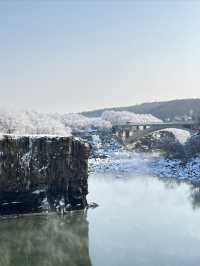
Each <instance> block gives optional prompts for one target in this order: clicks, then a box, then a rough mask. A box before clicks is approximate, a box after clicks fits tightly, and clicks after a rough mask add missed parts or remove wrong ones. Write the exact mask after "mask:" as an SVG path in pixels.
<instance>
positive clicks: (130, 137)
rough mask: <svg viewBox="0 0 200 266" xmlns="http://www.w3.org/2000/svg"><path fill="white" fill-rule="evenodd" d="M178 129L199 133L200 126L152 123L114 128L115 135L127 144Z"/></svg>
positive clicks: (190, 123)
mask: <svg viewBox="0 0 200 266" xmlns="http://www.w3.org/2000/svg"><path fill="white" fill-rule="evenodd" d="M169 128H176V129H183V130H187V131H199V129H200V127H199V124H197V123H195V122H177V123H152V124H126V125H121V126H119V125H118V126H114V127H113V134H114V135H116V137H117V138H119V139H121V140H123V141H124V142H125V143H133V142H136V141H137V140H139V139H141V138H143V137H145V136H147V135H149V134H151V133H153V132H157V131H160V130H164V129H169Z"/></svg>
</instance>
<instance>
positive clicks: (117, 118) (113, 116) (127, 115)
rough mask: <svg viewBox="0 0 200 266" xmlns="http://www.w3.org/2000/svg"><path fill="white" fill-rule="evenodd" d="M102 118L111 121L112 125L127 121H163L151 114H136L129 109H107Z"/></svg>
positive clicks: (137, 122) (139, 122)
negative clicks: (128, 110)
mask: <svg viewBox="0 0 200 266" xmlns="http://www.w3.org/2000/svg"><path fill="white" fill-rule="evenodd" d="M101 118H102V119H103V120H106V121H109V122H111V124H112V125H121V124H125V123H127V122H131V123H135V124H143V123H161V122H163V121H162V120H160V119H158V118H157V117H155V116H153V115H151V114H135V113H132V112H127V111H121V112H120V111H105V112H103V114H102V115H101Z"/></svg>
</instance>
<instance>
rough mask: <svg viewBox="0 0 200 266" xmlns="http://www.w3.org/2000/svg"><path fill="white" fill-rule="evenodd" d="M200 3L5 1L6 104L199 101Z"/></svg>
mask: <svg viewBox="0 0 200 266" xmlns="http://www.w3.org/2000/svg"><path fill="white" fill-rule="evenodd" d="M199 29H200V1H198V0H196V1H189V0H188V1H187V0H184V1H181V0H180V1H179V0H177V1H175V0H174V1H167V0H166V1H165V0H158V1H153V0H152V1H151V0H147V1H143V0H140V1H134V0H132V1H131V0H130V1H119V0H116V1H104V0H99V1H98V0H96V1H95V0H93V1H92V0H91V1H84V0H75V1H69V0H65V1H64V0H63V1H62V0H60V1H56V0H55V1H50V0H49V1H48V0H43V1H39V0H37V1H31V0H30V1H29V0H26V1H25V0H24V1H23V0H22V1H17V0H13V1H12V0H9V1H6V0H1V1H0V93H1V94H0V95H1V97H0V105H1V106H11V107H13V106H14V107H16V108H29V109H36V110H41V111H47V112H48V111H52V112H54V111H57V112H71V111H74V112H76V111H82V110H89V109H95V108H102V107H108V106H123V105H132V104H135V103H140V102H144V101H154V100H167V99H173V98H186V97H190V98H196V97H199V98H200V88H199V84H200V74H199V69H200V31H199Z"/></svg>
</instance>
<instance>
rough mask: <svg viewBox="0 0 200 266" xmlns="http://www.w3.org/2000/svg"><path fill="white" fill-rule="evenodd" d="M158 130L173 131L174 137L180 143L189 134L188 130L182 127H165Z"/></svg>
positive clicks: (184, 140) (182, 142)
mask: <svg viewBox="0 0 200 266" xmlns="http://www.w3.org/2000/svg"><path fill="white" fill-rule="evenodd" d="M160 131H168V132H171V133H173V135H174V136H175V138H176V139H177V140H178V141H179V142H180V143H181V144H184V143H185V142H186V141H187V140H188V139H189V138H190V136H191V134H190V132H189V131H187V130H184V129H178V128H166V129H163V130H160Z"/></svg>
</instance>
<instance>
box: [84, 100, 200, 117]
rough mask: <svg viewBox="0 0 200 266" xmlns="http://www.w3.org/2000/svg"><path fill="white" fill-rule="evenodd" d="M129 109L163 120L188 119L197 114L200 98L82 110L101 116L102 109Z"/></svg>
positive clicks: (89, 114) (199, 110) (199, 111)
mask: <svg viewBox="0 0 200 266" xmlns="http://www.w3.org/2000/svg"><path fill="white" fill-rule="evenodd" d="M111 110H113V111H129V112H134V113H137V114H152V115H153V116H156V117H158V118H160V119H162V120H165V121H167V120H168V121H173V120H188V119H191V117H193V116H199V113H200V99H181V100H172V101H163V102H151V103H142V104H138V105H132V106H126V107H115V108H105V109H98V110H94V111H88V112H83V113H82V114H83V115H85V116H87V117H98V116H101V115H102V113H103V112H104V111H111Z"/></svg>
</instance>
